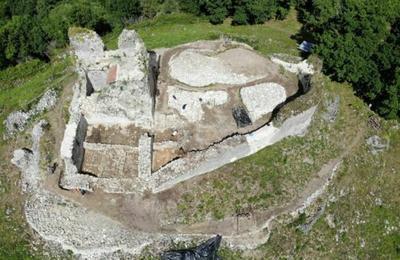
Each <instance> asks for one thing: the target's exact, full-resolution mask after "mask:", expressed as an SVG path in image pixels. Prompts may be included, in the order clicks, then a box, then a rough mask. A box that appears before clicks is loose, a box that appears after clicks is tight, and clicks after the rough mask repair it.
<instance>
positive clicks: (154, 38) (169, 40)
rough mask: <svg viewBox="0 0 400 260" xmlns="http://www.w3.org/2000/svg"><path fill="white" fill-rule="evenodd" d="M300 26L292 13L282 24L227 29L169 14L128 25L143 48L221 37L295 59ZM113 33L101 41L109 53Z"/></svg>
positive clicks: (113, 44)
mask: <svg viewBox="0 0 400 260" xmlns="http://www.w3.org/2000/svg"><path fill="white" fill-rule="evenodd" d="M300 27H301V24H300V23H298V22H297V21H296V13H295V12H291V13H290V14H289V16H288V19H286V20H284V21H270V22H268V23H267V24H266V25H260V24H259V25H245V26H231V25H230V21H229V20H227V21H225V23H224V24H221V25H211V24H210V23H209V22H208V21H207V20H205V19H201V18H198V17H195V16H192V15H188V14H172V15H162V16H159V17H156V18H155V19H154V20H151V21H144V22H141V23H138V24H135V25H132V26H131V27H130V29H135V30H137V31H138V32H139V34H140V36H141V37H142V38H143V40H144V42H145V44H146V46H147V48H149V49H155V48H161V47H172V46H175V45H178V44H183V43H187V42H192V41H196V40H210V39H218V38H219V37H220V36H222V35H225V36H228V37H231V38H233V39H237V40H240V41H242V42H246V43H248V44H250V45H251V46H253V47H254V48H255V49H257V50H258V51H260V52H261V53H264V54H270V53H277V52H283V53H288V54H293V55H296V54H297V53H298V52H297V49H296V41H295V40H293V39H291V36H292V35H294V34H296V33H297V32H298V30H299V29H300ZM119 33H120V31H116V32H114V33H112V34H109V35H107V36H105V37H104V42H105V44H106V46H107V47H108V48H109V49H115V48H116V47H117V41H118V35H119Z"/></svg>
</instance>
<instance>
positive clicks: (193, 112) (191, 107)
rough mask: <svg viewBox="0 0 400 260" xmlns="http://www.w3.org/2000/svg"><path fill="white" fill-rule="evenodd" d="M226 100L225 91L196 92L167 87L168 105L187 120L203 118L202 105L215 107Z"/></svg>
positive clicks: (192, 120) (195, 120)
mask: <svg viewBox="0 0 400 260" xmlns="http://www.w3.org/2000/svg"><path fill="white" fill-rule="evenodd" d="M226 102H228V93H226V92H225V91H206V92H196V91H187V90H184V89H181V88H179V87H169V88H168V106H169V107H171V108H174V109H176V110H177V111H178V112H179V114H181V115H182V116H183V117H185V118H186V119H187V120H188V121H189V122H197V121H200V120H201V119H202V118H203V114H204V111H203V106H206V107H208V108H212V107H216V106H220V105H223V104H225V103H226Z"/></svg>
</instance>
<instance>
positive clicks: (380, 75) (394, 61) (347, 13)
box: [298, 0, 400, 118]
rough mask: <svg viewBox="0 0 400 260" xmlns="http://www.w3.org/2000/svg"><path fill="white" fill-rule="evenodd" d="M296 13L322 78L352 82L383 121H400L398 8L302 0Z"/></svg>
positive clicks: (358, 0) (352, 0) (371, 2)
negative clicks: (311, 44)
mask: <svg viewBox="0 0 400 260" xmlns="http://www.w3.org/2000/svg"><path fill="white" fill-rule="evenodd" d="M298 8H299V9H300V15H301V19H302V20H303V22H304V29H305V31H307V32H310V33H311V34H312V36H313V37H314V41H315V43H316V44H317V46H316V48H315V52H316V53H317V54H318V55H319V56H320V57H321V58H322V59H323V62H324V68H323V69H324V72H325V73H327V74H328V75H331V76H332V77H333V78H334V79H336V80H338V81H348V82H351V83H352V84H353V87H354V89H355V90H356V92H357V94H358V95H359V96H361V97H362V98H364V99H365V100H366V101H367V102H368V103H371V104H372V105H373V108H374V109H375V110H376V111H377V112H378V113H380V114H381V115H383V116H386V117H388V118H393V117H395V116H399V92H400V91H399V81H398V79H399V78H400V76H399V75H398V73H399V71H400V69H399V60H400V51H399V47H398V46H400V45H399V40H398V39H399V38H400V34H399V31H400V28H399V22H398V21H399V19H400V15H399V13H400V2H399V1H397V0H387V1H386V2H385V4H382V2H381V1H379V0H313V1H311V0H300V1H299V3H298Z"/></svg>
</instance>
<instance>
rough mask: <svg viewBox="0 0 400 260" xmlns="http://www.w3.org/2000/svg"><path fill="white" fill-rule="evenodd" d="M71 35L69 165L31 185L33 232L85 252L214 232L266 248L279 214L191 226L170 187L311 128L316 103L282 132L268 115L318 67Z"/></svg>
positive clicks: (128, 35) (125, 252) (196, 45)
mask: <svg viewBox="0 0 400 260" xmlns="http://www.w3.org/2000/svg"><path fill="white" fill-rule="evenodd" d="M69 37H70V43H71V46H72V52H73V54H74V55H75V57H76V64H75V65H76V71H77V73H78V80H77V82H76V84H75V85H74V86H73V97H72V101H71V104H70V106H69V120H68V123H67V125H66V127H65V131H64V137H63V140H62V143H61V147H60V153H59V156H60V160H61V161H62V165H61V166H60V167H62V170H61V173H60V174H58V175H53V176H51V177H43V176H42V175H40V174H39V172H38V173H37V176H36V175H35V176H36V177H35V178H31V179H29V180H28V181H31V182H32V183H31V186H32V187H41V188H40V189H33V190H30V191H29V192H31V197H30V199H29V200H28V201H27V206H26V217H27V221H28V223H29V224H30V225H31V227H32V228H33V229H34V230H35V231H36V232H37V233H38V234H39V235H40V236H41V237H42V238H44V240H46V241H49V242H51V243H55V244H57V246H59V247H60V248H62V249H65V250H71V251H73V252H74V254H76V255H79V256H80V257H82V258H89V259H90V258H99V257H116V258H118V257H120V256H121V255H122V256H132V255H136V254H140V253H141V251H142V250H143V249H144V248H145V247H146V246H150V245H154V244H159V243H166V242H168V241H177V242H179V241H191V240H193V239H204V238H209V237H210V236H212V235H214V234H221V235H222V236H223V241H224V243H226V245H227V246H230V247H233V248H241V249H246V248H247V249H251V248H254V247H256V246H257V245H259V244H262V243H264V242H265V241H266V240H267V239H268V235H269V223H270V221H271V218H274V217H275V216H267V215H265V214H259V215H257V216H255V218H256V219H255V220H254V219H253V220H245V222H246V221H247V222H246V225H244V226H246V228H243V229H241V230H234V229H231V228H229V227H230V226H231V225H233V223H234V221H235V219H233V218H231V217H227V218H226V219H223V220H221V221H211V220H210V221H209V222H207V223H198V225H193V226H187V225H185V224H182V223H178V221H177V220H176V219H174V216H173V215H171V213H170V211H169V208H171V207H176V203H177V202H176V201H177V199H178V197H179V192H175V193H174V189H175V187H176V186H177V185H178V184H180V183H183V182H185V181H189V180H193V179H195V178H199V177H200V176H202V175H206V174H213V171H214V170H217V169H219V168H220V167H222V166H224V165H226V164H229V163H232V162H234V161H236V160H239V159H241V158H244V157H247V156H249V155H252V154H254V153H256V152H258V151H259V150H261V149H264V148H265V147H267V146H270V145H273V144H274V143H276V142H278V141H280V140H282V139H283V138H285V137H288V136H302V135H304V134H305V132H306V130H307V128H308V126H309V125H310V123H311V121H312V118H313V114H314V112H315V110H316V107H309V108H308V109H306V110H304V111H303V112H302V113H299V114H296V115H293V116H291V117H289V118H288V119H286V120H285V121H284V122H282V124H281V125H280V126H279V127H276V126H274V124H273V123H272V119H273V116H274V115H275V114H276V113H277V112H278V111H279V109H280V108H281V107H282V106H284V105H285V104H286V102H289V100H292V99H294V98H295V97H296V96H298V95H300V94H302V93H303V92H304V91H305V90H306V89H307V88H308V86H307V82H306V81H305V80H304V79H308V78H309V77H310V76H311V74H312V67H311V66H308V65H307V64H306V63H304V62H300V63H298V64H289V63H287V62H284V61H282V60H279V59H277V58H273V59H270V58H268V57H265V56H262V55H260V54H258V53H257V52H256V51H255V50H253V49H252V48H251V47H250V46H248V45H246V44H244V43H240V42H236V41H232V40H227V39H220V40H213V41H198V42H192V43H188V44H184V45H180V46H176V47H173V48H169V49H156V50H151V51H149V50H147V49H146V47H145V45H144V43H143V41H142V40H141V38H140V37H139V35H138V34H137V33H136V32H135V31H133V30H124V31H123V32H122V33H121V35H120V36H119V41H118V48H117V49H116V50H105V47H104V44H103V42H102V40H101V38H100V37H99V36H98V35H97V34H96V33H95V32H93V31H89V30H83V29H76V28H75V29H71V30H70V32H69ZM40 134H41V132H40V129H39V130H38V135H40ZM32 150H33V154H35V149H32ZM36 153H39V151H37V152H36ZM19 156H20V158H22V157H23V156H24V155H23V153H21V154H20V155H19ZM36 156H38V158H39V156H40V154H36ZM14 162H15V163H16V164H17V165H18V158H17V159H15V160H14ZM31 163H32V167H33V168H34V166H35V163H36V164H37V163H38V160H33V161H32V162H31ZM23 174H24V173H23ZM31 175H32V174H31ZM32 176H33V175H32ZM33 179H34V181H32V180H33ZM165 194H170V195H168V197H165V196H166V195H165ZM171 194H172V195H171ZM174 194H175V195H174Z"/></svg>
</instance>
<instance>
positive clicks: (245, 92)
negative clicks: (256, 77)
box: [240, 82, 286, 122]
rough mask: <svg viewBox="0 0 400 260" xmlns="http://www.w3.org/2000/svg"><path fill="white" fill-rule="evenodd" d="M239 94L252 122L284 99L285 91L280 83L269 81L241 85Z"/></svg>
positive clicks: (270, 110)
mask: <svg viewBox="0 0 400 260" xmlns="http://www.w3.org/2000/svg"><path fill="white" fill-rule="evenodd" d="M240 96H241V98H242V101H243V103H244V105H245V106H246V108H247V110H248V111H249V115H250V118H251V120H252V121H253V122H254V121H256V120H258V119H260V118H261V117H262V116H264V115H266V114H268V113H270V112H272V111H273V110H274V109H275V108H276V106H277V105H279V104H281V103H283V102H284V101H285V100H286V91H285V88H284V87H282V86H281V85H279V84H277V83H273V82H270V83H262V84H258V85H254V86H250V87H243V88H242V89H241V90H240Z"/></svg>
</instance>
